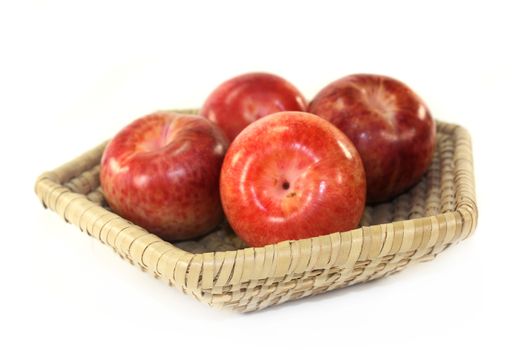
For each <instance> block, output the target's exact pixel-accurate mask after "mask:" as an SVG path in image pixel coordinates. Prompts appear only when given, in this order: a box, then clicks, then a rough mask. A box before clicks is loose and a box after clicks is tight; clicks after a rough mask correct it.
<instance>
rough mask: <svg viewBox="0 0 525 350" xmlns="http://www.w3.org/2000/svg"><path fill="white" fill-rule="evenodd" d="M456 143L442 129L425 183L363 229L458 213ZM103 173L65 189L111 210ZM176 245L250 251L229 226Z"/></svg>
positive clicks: (379, 211)
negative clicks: (454, 171) (105, 193)
mask: <svg viewBox="0 0 525 350" xmlns="http://www.w3.org/2000/svg"><path fill="white" fill-rule="evenodd" d="M454 142H455V138H454V137H453V135H452V134H451V133H449V132H446V130H442V129H441V128H438V133H437V146H436V150H435V152H434V157H433V160H432V164H431V166H430V168H429V170H428V171H427V173H426V174H425V175H424V177H423V178H422V179H421V181H419V183H418V184H416V185H415V186H414V187H412V188H411V189H410V190H409V191H407V192H406V193H404V194H402V195H400V196H398V197H396V198H395V199H394V200H392V201H390V202H387V203H382V204H379V205H374V206H367V207H366V209H365V212H364V215H363V217H362V219H361V222H360V226H370V225H374V224H382V223H388V222H395V221H401V220H406V219H416V218H420V217H426V216H433V215H437V214H440V213H447V212H451V211H454V210H456V208H457V199H456V188H455V186H456V184H455V181H454V176H453V171H451V170H453V169H454V161H453V153H454V147H455V144H454ZM99 170H100V167H99V166H98V165H96V166H94V167H93V168H92V169H89V170H88V171H85V172H84V173H82V174H81V175H80V176H78V177H75V178H73V179H71V180H70V181H68V182H66V183H65V184H64V186H65V187H67V188H68V189H70V190H71V191H73V192H76V193H81V194H85V195H86V196H87V198H88V199H89V200H91V201H93V202H95V203H97V204H99V205H101V206H103V207H104V208H106V209H108V210H111V209H110V208H109V207H108V205H107V203H106V201H105V200H104V195H103V193H102V190H101V188H100V183H99ZM174 244H175V245H176V246H177V247H179V248H181V249H183V250H185V251H188V252H191V253H205V252H214V251H229V250H237V249H241V248H245V247H246V246H245V244H244V243H243V242H242V241H241V240H240V239H239V238H238V237H237V236H236V235H235V234H234V233H233V231H232V230H231V229H230V228H229V226H228V224H227V223H224V224H223V225H221V226H220V227H218V228H217V230H215V231H213V232H211V233H209V234H207V235H205V236H203V237H200V238H198V239H194V240H187V241H182V242H175V243H174Z"/></svg>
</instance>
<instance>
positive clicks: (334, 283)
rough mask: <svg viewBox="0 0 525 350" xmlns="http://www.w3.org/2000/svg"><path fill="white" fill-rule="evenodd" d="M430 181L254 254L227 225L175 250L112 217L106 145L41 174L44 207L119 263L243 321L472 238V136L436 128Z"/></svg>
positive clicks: (443, 126) (38, 188)
mask: <svg viewBox="0 0 525 350" xmlns="http://www.w3.org/2000/svg"><path fill="white" fill-rule="evenodd" d="M437 131H438V133H437V147H436V151H435V154H434V158H433V162H432V165H431V167H430V169H429V171H428V172H427V173H426V175H425V177H424V178H423V179H422V180H421V181H420V182H419V183H418V184H417V185H416V186H415V187H413V188H412V189H411V190H410V191H409V192H407V193H405V194H403V195H401V196H399V197H397V198H395V199H394V200H393V201H392V202H389V203H386V204H381V205H376V206H369V207H367V208H366V210H365V214H364V216H363V218H362V221H361V225H360V227H359V228H358V229H355V230H351V231H348V232H341V233H339V232H337V233H332V234H329V235H326V236H321V237H316V238H310V239H303V240H298V241H285V242H281V243H278V244H273V245H268V246H265V247H262V248H247V247H245V246H244V245H243V243H242V242H241V241H240V240H239V239H238V238H237V237H236V236H235V235H234V234H233V233H232V231H231V229H229V227H228V226H227V225H224V226H223V227H220V228H219V229H218V230H217V231H215V232H213V233H210V234H209V235H207V236H205V237H203V238H200V239H198V240H193V241H185V242H181V243H176V244H171V243H168V242H165V241H163V240H162V239H160V238H159V237H157V236H156V235H154V234H151V233H149V232H147V231H146V230H145V229H143V228H141V227H139V226H136V225H134V224H133V223H131V222H129V221H127V220H125V219H123V218H121V217H120V216H119V215H117V214H115V213H112V212H111V211H110V209H109V208H108V206H107V204H106V202H105V201H104V196H103V193H102V192H101V190H100V186H99V162H100V158H101V155H102V152H103V150H104V147H105V143H103V144H101V145H99V146H98V147H96V148H94V149H92V150H91V151H89V152H87V153H85V154H83V155H82V156H80V157H78V158H77V159H74V160H72V161H71V162H69V163H67V164H65V165H63V166H61V167H59V168H58V169H56V170H54V171H51V172H46V173H44V174H42V175H41V176H40V177H39V178H38V179H37V181H36V187H35V190H36V193H37V195H38V197H39V198H40V199H41V201H42V203H43V205H44V207H46V208H49V209H51V210H53V211H55V212H57V213H58V214H59V215H60V216H61V217H62V218H64V220H65V221H66V222H70V223H73V224H75V225H76V226H78V227H79V228H80V229H81V230H82V231H83V232H86V233H88V234H89V235H91V236H93V237H95V238H97V239H98V240H100V241H101V242H102V243H104V244H107V245H109V246H111V247H112V248H113V249H114V250H115V252H117V253H118V254H119V255H120V256H121V257H122V258H124V259H126V260H128V261H129V262H130V263H132V264H134V265H137V266H139V267H140V268H142V269H143V270H144V271H148V272H150V273H152V274H153V275H154V276H155V277H157V278H161V279H163V280H165V281H167V282H168V283H169V285H172V286H175V287H176V288H178V289H180V290H181V291H183V292H184V293H186V294H189V295H191V296H193V297H194V298H196V299H198V300H200V301H202V302H204V303H207V304H209V305H212V306H216V307H224V308H229V309H234V310H238V311H241V312H246V311H253V310H260V309H263V308H266V307H268V306H271V305H275V304H280V303H284V302H286V301H289V300H293V299H299V298H304V297H306V296H309V295H314V294H319V293H324V292H327V291H330V290H332V289H336V288H341V287H345V286H348V285H352V284H356V283H360V282H365V281H370V280H373V279H376V278H380V277H384V276H387V275H390V274H392V273H395V272H398V271H400V270H402V269H404V268H405V267H407V266H408V265H410V264H411V263H415V262H419V261H428V260H431V259H433V258H434V257H435V256H436V255H437V254H439V253H440V252H442V251H443V250H445V249H446V248H448V247H449V246H450V245H452V244H454V243H456V242H459V241H461V240H463V239H465V238H467V237H468V236H469V235H470V234H471V233H472V232H473V231H474V229H475V226H476V222H477V208H476V199H475V193H474V178H473V167H472V153H471V143H470V137H469V135H468V133H467V131H466V130H465V129H463V128H462V127H460V126H456V125H452V124H447V123H443V122H438V124H437Z"/></svg>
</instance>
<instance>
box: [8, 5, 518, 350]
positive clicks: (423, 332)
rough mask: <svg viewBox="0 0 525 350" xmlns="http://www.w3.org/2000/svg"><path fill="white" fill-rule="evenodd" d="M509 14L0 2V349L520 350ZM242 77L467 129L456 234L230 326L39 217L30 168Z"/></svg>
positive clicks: (35, 171)
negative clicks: (390, 269)
mask: <svg viewBox="0 0 525 350" xmlns="http://www.w3.org/2000/svg"><path fill="white" fill-rule="evenodd" d="M518 3H519V1H516V2H509V1H493V2H487V1H468V2H467V1H464V2H460V1H454V2H450V3H449V2H445V1H436V2H433V3H430V2H423V1H417V2H416V1H413V2H407V1H388V2H387V1H385V2H377V1H367V2H364V1H362V2H356V3H353V2H350V1H340V2H335V1H333V2H332V1H318V2H313V1H312V2H307V1H297V2H292V1H289V2H285V1H284V0H281V1H260V2H253V3H252V2H248V1H246V2H243V3H234V2H231V1H225V0H220V1H215V2H212V1H210V2H199V1H179V2H176V1H170V2H165V3H160V2H155V1H147V2H146V1H144V2H140V3H139V2H132V1H128V2H122V3H117V2H111V1H101V2H100V3H97V2H94V1H89V2H84V4H81V3H80V2H73V1H33V2H27V3H26V2H15V1H12V2H10V4H9V3H8V2H7V1H6V2H2V3H1V5H0V45H1V46H0V121H1V123H0V125H1V128H0V130H1V136H0V142H1V152H2V153H1V155H2V170H1V172H0V176H1V183H2V201H1V204H0V205H1V206H2V208H1V215H2V221H1V222H2V239H1V241H0V248H1V253H0V258H1V265H0V266H1V267H0V268H1V269H2V270H1V274H0V285H1V287H0V320H1V322H2V325H1V326H0V327H1V328H0V329H1V334H2V336H1V337H0V348H2V349H11V348H27V347H28V346H29V347H30V348H35V347H37V346H38V347H43V348H51V347H52V348H54V349H60V348H69V347H70V346H75V347H80V348H89V349H99V348H105V347H108V348H109V347H112V348H128V349H132V348H146V347H147V348H148V349H166V348H179V349H183V348H189V347H191V348H201V347H202V348H204V347H207V348H213V349H221V348H228V349H236V348H242V349H248V348H263V349H271V348H279V347H280V346H283V347H284V346H286V347H287V348H294V349H295V348H298V349H301V348H302V349H306V348H322V349H324V348H331V347H337V348H342V347H343V346H344V347H346V348H354V349H369V348H370V349H373V348H379V346H384V347H386V348H388V349H401V348H403V349H423V348H424V349H445V348H459V347H460V346H461V347H464V348H467V347H468V348H473V347H474V346H485V345H488V346H497V347H498V348H501V349H510V348H523V346H524V345H525V344H524V343H525V342H524V340H523V334H522V332H523V315H524V312H525V307H524V302H523V296H524V295H525V290H524V288H523V286H522V282H523V279H524V278H523V277H524V275H525V273H524V269H523V267H524V266H525V263H524V258H523V256H524V254H523V251H524V249H525V239H524V235H525V230H524V227H523V208H524V204H523V203H524V202H523V198H525V193H524V191H523V185H522V184H523V183H522V178H523V171H522V169H523V166H522V164H523V162H524V158H525V157H524V156H523V152H524V151H525V146H524V143H523V138H524V133H523V129H522V128H523V125H524V123H523V119H524V117H525V115H524V112H523V111H524V107H523V106H524V101H525V99H524V94H525V89H524V88H523V80H524V78H525V74H524V68H523V64H524V62H525V56H524V54H523V52H522V51H521V49H522V48H523V45H524V33H525V26H524V24H523V23H524V20H523V16H522V14H523V11H522V10H520V9H519V8H518V6H517V5H518ZM15 4H16V5H15ZM254 70H257V71H259V70H263V71H269V72H273V73H277V74H280V75H281V76H283V77H285V78H286V79H288V80H289V81H291V82H292V83H294V84H295V85H296V86H297V87H299V88H300V89H301V90H302V91H303V93H304V94H305V96H306V97H307V98H312V97H313V95H314V94H315V93H316V92H317V91H318V90H319V89H320V88H321V87H323V86H324V85H325V84H327V83H328V82H330V81H332V80H334V79H337V78H339V77H341V76H344V75H346V74H351V73H357V72H371V73H382V74H387V75H391V76H394V77H396V78H398V79H401V80H403V81H405V82H406V83H407V84H408V85H410V86H411V87H413V88H414V89H415V90H416V91H417V92H418V93H419V94H420V95H421V96H422V97H423V98H424V99H425V100H426V102H427V103H428V105H429V106H430V108H431V110H432V112H433V114H434V116H435V117H436V118H439V119H442V120H446V121H450V122H454V123H458V124H462V125H463V126H465V127H467V128H468V129H469V130H470V131H471V134H472V138H473V142H474V157H475V170H476V181H477V184H476V185H477V193H478V202H479V211H480V218H479V226H478V229H477V231H476V233H475V234H474V235H473V236H472V237H471V238H470V239H468V240H466V241H464V242H462V243H460V244H458V245H457V246H454V247H453V248H451V249H449V250H448V251H446V252H444V253H443V254H442V255H440V256H439V257H438V258H437V259H436V260H434V261H432V262H430V263H425V264H420V265H415V266H413V267H411V268H409V269H407V270H406V271H404V272H402V273H400V274H396V275H394V276H391V277H388V278H386V279H382V280H379V281H377V282H373V283H369V284H365V285H360V286H356V287H351V288H346V289H343V290H339V291H335V292H331V293H328V294H325V295H322V296H317V297H310V298H307V299H304V300H302V301H297V302H291V303H286V304H284V305H282V306H279V307H274V308H270V309H268V310H267V311H262V312H259V313H253V314H249V315H239V314H234V313H230V312H224V311H217V310H213V309H210V308H209V307H207V306H206V305H203V304H200V303H198V302H196V301H193V299H191V298H189V297H187V296H184V295H183V294H182V293H180V292H179V291H177V290H176V289H173V288H169V287H168V286H167V285H165V284H163V283H162V282H160V281H157V280H155V279H153V278H152V277H151V276H150V275H148V274H145V273H142V272H140V271H139V270H138V269H137V268H136V267H133V266H131V265H129V264H127V263H126V262H124V261H123V260H121V259H120V258H118V256H117V255H115V254H114V253H113V251H112V250H110V249H109V248H108V247H106V246H103V245H101V244H100V243H98V242H97V241H95V240H94V239H92V238H90V237H88V236H87V235H85V234H83V233H81V232H80V231H79V230H78V229H77V228H75V227H74V226H72V225H67V224H66V223H64V222H63V221H62V220H61V219H60V218H59V217H58V216H57V215H55V214H54V213H52V212H50V211H45V210H44V209H43V208H42V207H41V206H40V204H39V202H38V200H37V199H36V196H35V195H34V193H33V184H34V180H35V179H36V177H37V176H38V175H39V174H40V173H41V172H43V171H44V170H49V169H53V168H55V167H56V166H58V165H60V164H62V163H64V162H65V161H68V160H70V159H71V158H73V157H75V156H77V155H79V154H81V153H82V152H84V151H85V150H87V149H89V148H90V147H92V146H95V145H97V144H98V143H99V142H101V141H102V140H104V139H107V138H109V137H111V136H112V135H113V134H114V133H115V132H116V131H118V130H119V129H120V128H121V127H123V126H124V125H126V124H127V123H129V122H130V121H131V120H132V119H134V118H136V117H139V116H142V115H144V114H146V113H149V112H152V111H155V110H158V109H163V108H173V107H195V106H196V107H198V106H200V104H201V103H202V102H203V101H204V99H205V98H206V96H207V94H208V93H209V92H210V90H211V89H213V88H214V87H215V86H216V85H217V84H219V83H220V82H222V81H223V80H225V79H227V78H230V77H231V76H234V75H236V74H240V73H244V72H248V71H254Z"/></svg>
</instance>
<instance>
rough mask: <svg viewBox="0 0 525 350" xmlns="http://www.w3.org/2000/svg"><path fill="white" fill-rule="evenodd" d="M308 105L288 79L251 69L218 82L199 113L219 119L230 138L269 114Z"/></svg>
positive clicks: (298, 108)
mask: <svg viewBox="0 0 525 350" xmlns="http://www.w3.org/2000/svg"><path fill="white" fill-rule="evenodd" d="M306 108H307V102H306V100H305V98H304V97H303V95H302V94H301V93H300V92H299V90H297V88H295V87H294V86H293V85H292V84H290V83H289V82H288V81H286V80H284V79H283V78H281V77H279V76H276V75H273V74H268V73H248V74H243V75H239V76H237V77H235V78H232V79H230V80H227V81H225V82H224V83H222V84H221V85H219V86H218V87H217V88H216V89H215V90H214V91H213V92H212V93H211V94H210V95H209V96H208V98H207V99H206V102H205V103H204V105H203V107H202V109H201V112H200V113H201V114H202V115H203V116H205V117H207V118H209V119H210V120H212V121H214V122H216V123H217V124H218V125H219V127H220V128H221V129H222V130H223V131H224V133H225V134H226V136H227V137H228V138H229V140H230V141H231V140H233V139H234V138H235V137H236V136H237V135H238V134H239V133H240V132H241V131H242V130H243V129H244V128H245V127H246V126H248V125H249V124H250V123H252V122H254V121H255V120H257V119H260V118H262V117H264V116H266V115H268V114H272V113H275V112H281V111H306Z"/></svg>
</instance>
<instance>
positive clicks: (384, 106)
mask: <svg viewBox="0 0 525 350" xmlns="http://www.w3.org/2000/svg"><path fill="white" fill-rule="evenodd" d="M308 111H309V112H310V113H314V114H316V115H318V116H320V117H322V118H325V119H326V120H328V121H330V122H331V123H333V124H334V125H335V126H337V127H338V128H339V129H341V130H342V131H343V132H344V133H345V134H346V135H347V136H348V137H349V138H350V139H351V140H352V141H353V143H354V144H355V146H356V147H357V150H358V151H359V154H360V155H361V158H362V159H363V163H364V166H365V170H366V181H367V196H368V198H367V201H368V202H369V203H377V202H383V201H387V200H389V199H392V198H393V197H395V196H397V195H399V194H400V193H402V192H404V191H405V190H407V189H408V188H410V187H411V186H413V185H414V184H416V183H417V182H418V181H419V180H420V178H421V177H422V176H423V174H424V173H425V171H426V170H427V169H428V167H429V166H430V163H431V162H432V154H433V152H434V147H435V143H436V124H435V122H434V119H433V118H432V116H431V114H430V111H429V110H428V108H427V106H426V105H425V103H424V102H423V100H422V99H421V98H420V97H419V96H417V95H416V94H415V93H414V92H413V91H412V90H411V89H410V88H409V87H408V86H406V85H405V84H403V83H402V82H400V81H398V80H395V79H393V78H389V77H386V76H381V75H371V74H355V75H349V76H346V77H344V78H342V79H339V80H336V81H334V82H332V83H331V84H329V85H327V86H326V87H325V88H323V89H322V90H321V91H320V92H319V93H318V94H317V96H315V98H314V99H313V100H312V101H311V102H310V105H309V108H308Z"/></svg>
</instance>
